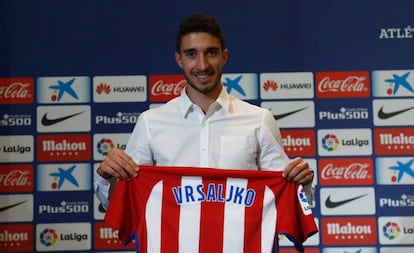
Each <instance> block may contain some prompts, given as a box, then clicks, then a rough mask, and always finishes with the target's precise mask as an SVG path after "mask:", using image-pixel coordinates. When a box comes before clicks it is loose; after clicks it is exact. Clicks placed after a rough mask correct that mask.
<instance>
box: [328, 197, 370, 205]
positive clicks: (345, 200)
mask: <svg viewBox="0 0 414 253" xmlns="http://www.w3.org/2000/svg"><path fill="white" fill-rule="evenodd" d="M366 195H367V194H363V195H359V196H356V197H354V198H350V199H344V200H341V201H332V200H331V195H329V196H328V198H327V199H326V201H325V205H326V207H327V208H335V207H338V206H342V205H345V204H346V203H349V202H351V201H354V200H357V199H360V198H362V197H365V196H366Z"/></svg>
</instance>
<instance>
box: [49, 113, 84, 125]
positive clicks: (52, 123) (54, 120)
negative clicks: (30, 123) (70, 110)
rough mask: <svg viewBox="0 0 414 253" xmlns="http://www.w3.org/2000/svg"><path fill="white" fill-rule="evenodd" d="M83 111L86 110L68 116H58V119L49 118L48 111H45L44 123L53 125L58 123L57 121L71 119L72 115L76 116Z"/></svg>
mask: <svg viewBox="0 0 414 253" xmlns="http://www.w3.org/2000/svg"><path fill="white" fill-rule="evenodd" d="M82 113H84V112H78V113H74V114H71V115H68V116H64V117H60V118H56V119H49V118H48V117H47V113H45V115H43V117H42V124H43V125H44V126H51V125H54V124H57V123H59V122H61V121H64V120H67V119H70V118H72V117H75V116H77V115H79V114H82Z"/></svg>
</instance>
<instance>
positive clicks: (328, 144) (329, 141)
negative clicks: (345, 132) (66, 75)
mask: <svg viewBox="0 0 414 253" xmlns="http://www.w3.org/2000/svg"><path fill="white" fill-rule="evenodd" d="M338 146H339V140H338V137H336V135H334V134H327V135H325V137H323V139H322V147H323V148H324V149H326V150H327V151H334V150H336V149H337V148H338Z"/></svg>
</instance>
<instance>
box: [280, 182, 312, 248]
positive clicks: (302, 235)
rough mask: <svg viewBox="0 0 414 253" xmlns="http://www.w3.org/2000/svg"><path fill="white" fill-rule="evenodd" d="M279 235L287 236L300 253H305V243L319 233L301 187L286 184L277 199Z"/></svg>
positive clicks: (290, 183)
mask: <svg viewBox="0 0 414 253" xmlns="http://www.w3.org/2000/svg"><path fill="white" fill-rule="evenodd" d="M276 205H277V207H278V208H277V210H278V219H277V224H276V225H277V229H276V230H277V234H283V235H285V236H286V237H287V238H288V239H289V240H290V241H291V242H293V244H294V245H295V248H296V250H297V251H299V252H303V251H304V248H303V243H304V242H305V241H306V239H307V238H309V237H310V236H312V235H313V234H315V233H317V232H318V228H317V226H316V224H315V220H314V216H313V214H312V210H311V207H310V205H309V203H308V201H307V199H306V196H305V191H304V189H303V187H302V186H301V185H298V184H295V183H292V182H288V181H287V182H286V185H285V189H283V190H282V191H281V192H279V196H278V198H277V204H276Z"/></svg>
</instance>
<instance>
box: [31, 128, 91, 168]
mask: <svg viewBox="0 0 414 253" xmlns="http://www.w3.org/2000/svg"><path fill="white" fill-rule="evenodd" d="M90 159H91V136H90V135H88V134H79V135H39V136H38V137H37V160H38V161H40V162H46V161H62V162H63V161H65V162H66V161H89V160H90Z"/></svg>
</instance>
